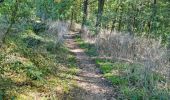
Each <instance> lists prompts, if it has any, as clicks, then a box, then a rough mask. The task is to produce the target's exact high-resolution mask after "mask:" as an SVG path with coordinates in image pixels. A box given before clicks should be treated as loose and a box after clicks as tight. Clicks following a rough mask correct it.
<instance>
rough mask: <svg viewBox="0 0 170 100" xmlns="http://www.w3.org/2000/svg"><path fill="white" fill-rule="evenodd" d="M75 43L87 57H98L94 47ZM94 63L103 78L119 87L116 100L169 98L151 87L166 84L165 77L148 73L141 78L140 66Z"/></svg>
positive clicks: (118, 63) (160, 99) (167, 93)
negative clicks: (161, 83)
mask: <svg viewBox="0 0 170 100" xmlns="http://www.w3.org/2000/svg"><path fill="white" fill-rule="evenodd" d="M77 43H78V44H79V46H80V47H81V48H83V49H85V51H86V53H87V55H89V56H91V57H96V56H98V54H97V50H96V48H95V45H92V44H89V43H86V42H84V41H83V40H81V39H80V38H77ZM95 63H96V65H97V66H99V68H100V70H101V71H102V74H103V76H104V77H105V78H106V79H108V80H109V81H110V82H111V83H112V84H113V85H114V86H115V85H116V86H118V87H119V89H118V90H119V93H120V94H119V96H118V99H120V100H124V99H128V100H143V99H146V100H147V99H148V100H168V97H170V93H169V92H168V91H167V90H165V89H162V90H161V89H159V88H157V87H153V85H154V84H156V82H166V80H165V77H163V76H162V75H160V74H159V73H153V75H152V74H150V73H149V74H148V76H147V78H143V77H141V75H142V68H143V66H142V65H140V64H135V63H133V64H132V63H129V62H124V61H121V62H120V61H115V60H111V59H101V58H96V59H95ZM143 74H144V73H143ZM151 79H153V81H154V82H155V83H153V84H151V83H150V82H149V81H150V80H151ZM148 80H149V81H148ZM145 85H146V86H145ZM149 89H152V91H151V90H149Z"/></svg>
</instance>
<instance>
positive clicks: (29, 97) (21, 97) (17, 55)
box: [0, 30, 78, 100]
mask: <svg viewBox="0 0 170 100" xmlns="http://www.w3.org/2000/svg"><path fill="white" fill-rule="evenodd" d="M77 72H78V69H77V68H76V60H75V56H74V55H73V54H72V53H70V52H69V51H68V49H67V48H66V47H64V46H63V45H58V44H56V42H55V40H54V39H52V38H50V37H48V36H47V35H45V34H41V33H39V35H37V34H36V33H34V31H32V30H26V31H24V32H20V33H17V34H13V35H9V36H8V37H7V42H6V44H4V45H3V46H2V48H0V100H4V99H5V100H6V99H12V100H15V99H16V100H34V99H35V98H38V99H41V100H44V99H45V100H46V99H61V98H64V95H65V94H67V93H68V92H69V90H70V89H71V87H72V86H74V85H75V84H76V83H75V82H74V81H73V80H71V78H72V77H74V75H75V74H76V73H77Z"/></svg>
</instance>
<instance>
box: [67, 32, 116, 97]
mask: <svg viewBox="0 0 170 100" xmlns="http://www.w3.org/2000/svg"><path fill="white" fill-rule="evenodd" d="M64 37H65V38H66V42H65V44H66V46H67V47H68V48H69V50H70V51H71V52H72V53H74V54H75V56H76V60H77V64H78V67H79V69H80V72H79V73H78V74H77V75H76V77H75V78H74V80H75V81H76V83H77V87H75V88H74V89H73V90H71V91H70V93H69V99H68V98H67V97H66V98H65V99H66V100H116V99H115V95H116V93H115V92H114V88H113V86H112V85H111V84H110V83H109V82H108V81H107V80H106V79H105V78H103V76H102V74H101V73H100V70H99V69H98V68H97V67H96V65H95V63H94V62H93V61H92V60H91V58H90V57H89V56H87V55H86V54H85V51H84V50H83V49H81V48H80V47H79V46H78V44H77V43H76V33H74V32H70V34H67V35H65V36H64Z"/></svg>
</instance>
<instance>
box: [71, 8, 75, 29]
mask: <svg viewBox="0 0 170 100" xmlns="http://www.w3.org/2000/svg"><path fill="white" fill-rule="evenodd" d="M73 21H74V11H73V9H72V11H71V23H70V30H72V26H73Z"/></svg>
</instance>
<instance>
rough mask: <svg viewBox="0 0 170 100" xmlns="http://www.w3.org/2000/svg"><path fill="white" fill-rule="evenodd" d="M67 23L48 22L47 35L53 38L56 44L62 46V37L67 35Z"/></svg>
mask: <svg viewBox="0 0 170 100" xmlns="http://www.w3.org/2000/svg"><path fill="white" fill-rule="evenodd" d="M68 31H69V23H67V22H63V21H48V22H47V33H48V34H50V36H51V37H53V38H54V40H55V41H56V44H62V43H63V41H64V38H63V35H64V34H68Z"/></svg>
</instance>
